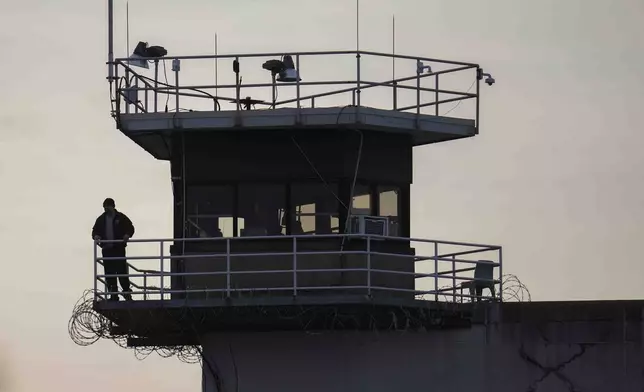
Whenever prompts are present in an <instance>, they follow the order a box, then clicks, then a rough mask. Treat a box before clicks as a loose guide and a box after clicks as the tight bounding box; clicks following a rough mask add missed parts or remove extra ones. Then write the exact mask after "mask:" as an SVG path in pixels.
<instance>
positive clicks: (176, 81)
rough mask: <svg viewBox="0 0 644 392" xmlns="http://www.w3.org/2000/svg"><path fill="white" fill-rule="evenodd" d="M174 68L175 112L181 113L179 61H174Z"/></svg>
mask: <svg viewBox="0 0 644 392" xmlns="http://www.w3.org/2000/svg"><path fill="white" fill-rule="evenodd" d="M172 68H174V84H175V111H176V113H179V60H176V59H175V60H173V61H172Z"/></svg>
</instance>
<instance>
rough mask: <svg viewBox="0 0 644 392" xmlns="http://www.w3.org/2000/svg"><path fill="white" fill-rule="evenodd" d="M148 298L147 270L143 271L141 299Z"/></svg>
mask: <svg viewBox="0 0 644 392" xmlns="http://www.w3.org/2000/svg"><path fill="white" fill-rule="evenodd" d="M147 299H148V272H147V271H143V300H144V301H145V300H147Z"/></svg>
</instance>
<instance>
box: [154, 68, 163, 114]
mask: <svg viewBox="0 0 644 392" xmlns="http://www.w3.org/2000/svg"><path fill="white" fill-rule="evenodd" d="M163 61H165V60H163ZM158 111H159V60H158V59H156V60H154V113H157V112H158Z"/></svg>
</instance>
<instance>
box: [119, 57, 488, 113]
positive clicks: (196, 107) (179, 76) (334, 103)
mask: <svg viewBox="0 0 644 392" xmlns="http://www.w3.org/2000/svg"><path fill="white" fill-rule="evenodd" d="M285 55H289V56H291V57H292V59H293V62H294V63H295V67H296V69H297V71H298V73H299V76H300V78H301V80H297V81H294V82H279V81H278V82H277V83H275V82H274V81H273V79H272V77H271V72H269V71H267V70H265V69H263V68H262V65H263V64H264V63H265V62H266V61H267V60H275V59H278V60H279V59H281V58H282V56H285ZM145 61H147V63H148V64H147V65H148V67H149V69H148V70H146V69H143V68H140V67H135V66H133V65H132V64H133V63H132V62H131V60H130V59H127V58H121V59H116V60H115V61H114V64H112V66H113V67H114V81H116V83H114V84H113V90H112V91H111V93H112V99H113V103H114V104H115V105H116V106H115V107H113V112H114V115H119V114H123V113H157V112H181V111H218V110H225V111H240V110H245V109H247V108H248V109H251V108H252V109H255V108H258V109H275V108H284V107H290V108H298V109H301V108H307V107H308V108H314V107H341V106H348V105H353V106H355V107H358V108H360V107H373V108H380V109H387V110H393V111H400V112H412V113H416V114H431V115H437V116H439V115H440V116H450V115H451V116H454V117H459V118H468V119H474V120H476V123H477V124H478V112H479V110H478V108H479V85H480V80H481V75H482V70H481V69H480V67H479V65H477V64H472V63H465V62H457V61H447V60H438V59H432V58H426V57H417V56H404V55H393V54H384V53H376V52H366V51H327V52H295V53H258V54H232V55H204V56H166V57H163V58H160V59H158V60H145ZM234 62H237V64H239V67H238V68H237V69H238V70H239V72H238V73H236V72H234V70H233V63H234ZM396 70H397V71H396ZM146 74H147V75H146ZM397 74H401V75H402V76H398V75H397ZM205 81H211V82H205ZM247 98H250V99H251V101H248V102H246V101H245V100H246V99H247ZM247 106H248V107H247ZM457 109H458V110H457Z"/></svg>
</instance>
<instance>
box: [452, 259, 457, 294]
mask: <svg viewBox="0 0 644 392" xmlns="http://www.w3.org/2000/svg"><path fill="white" fill-rule="evenodd" d="M452 288H453V290H452V294H453V296H452V301H454V302H455V303H456V256H452Z"/></svg>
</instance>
